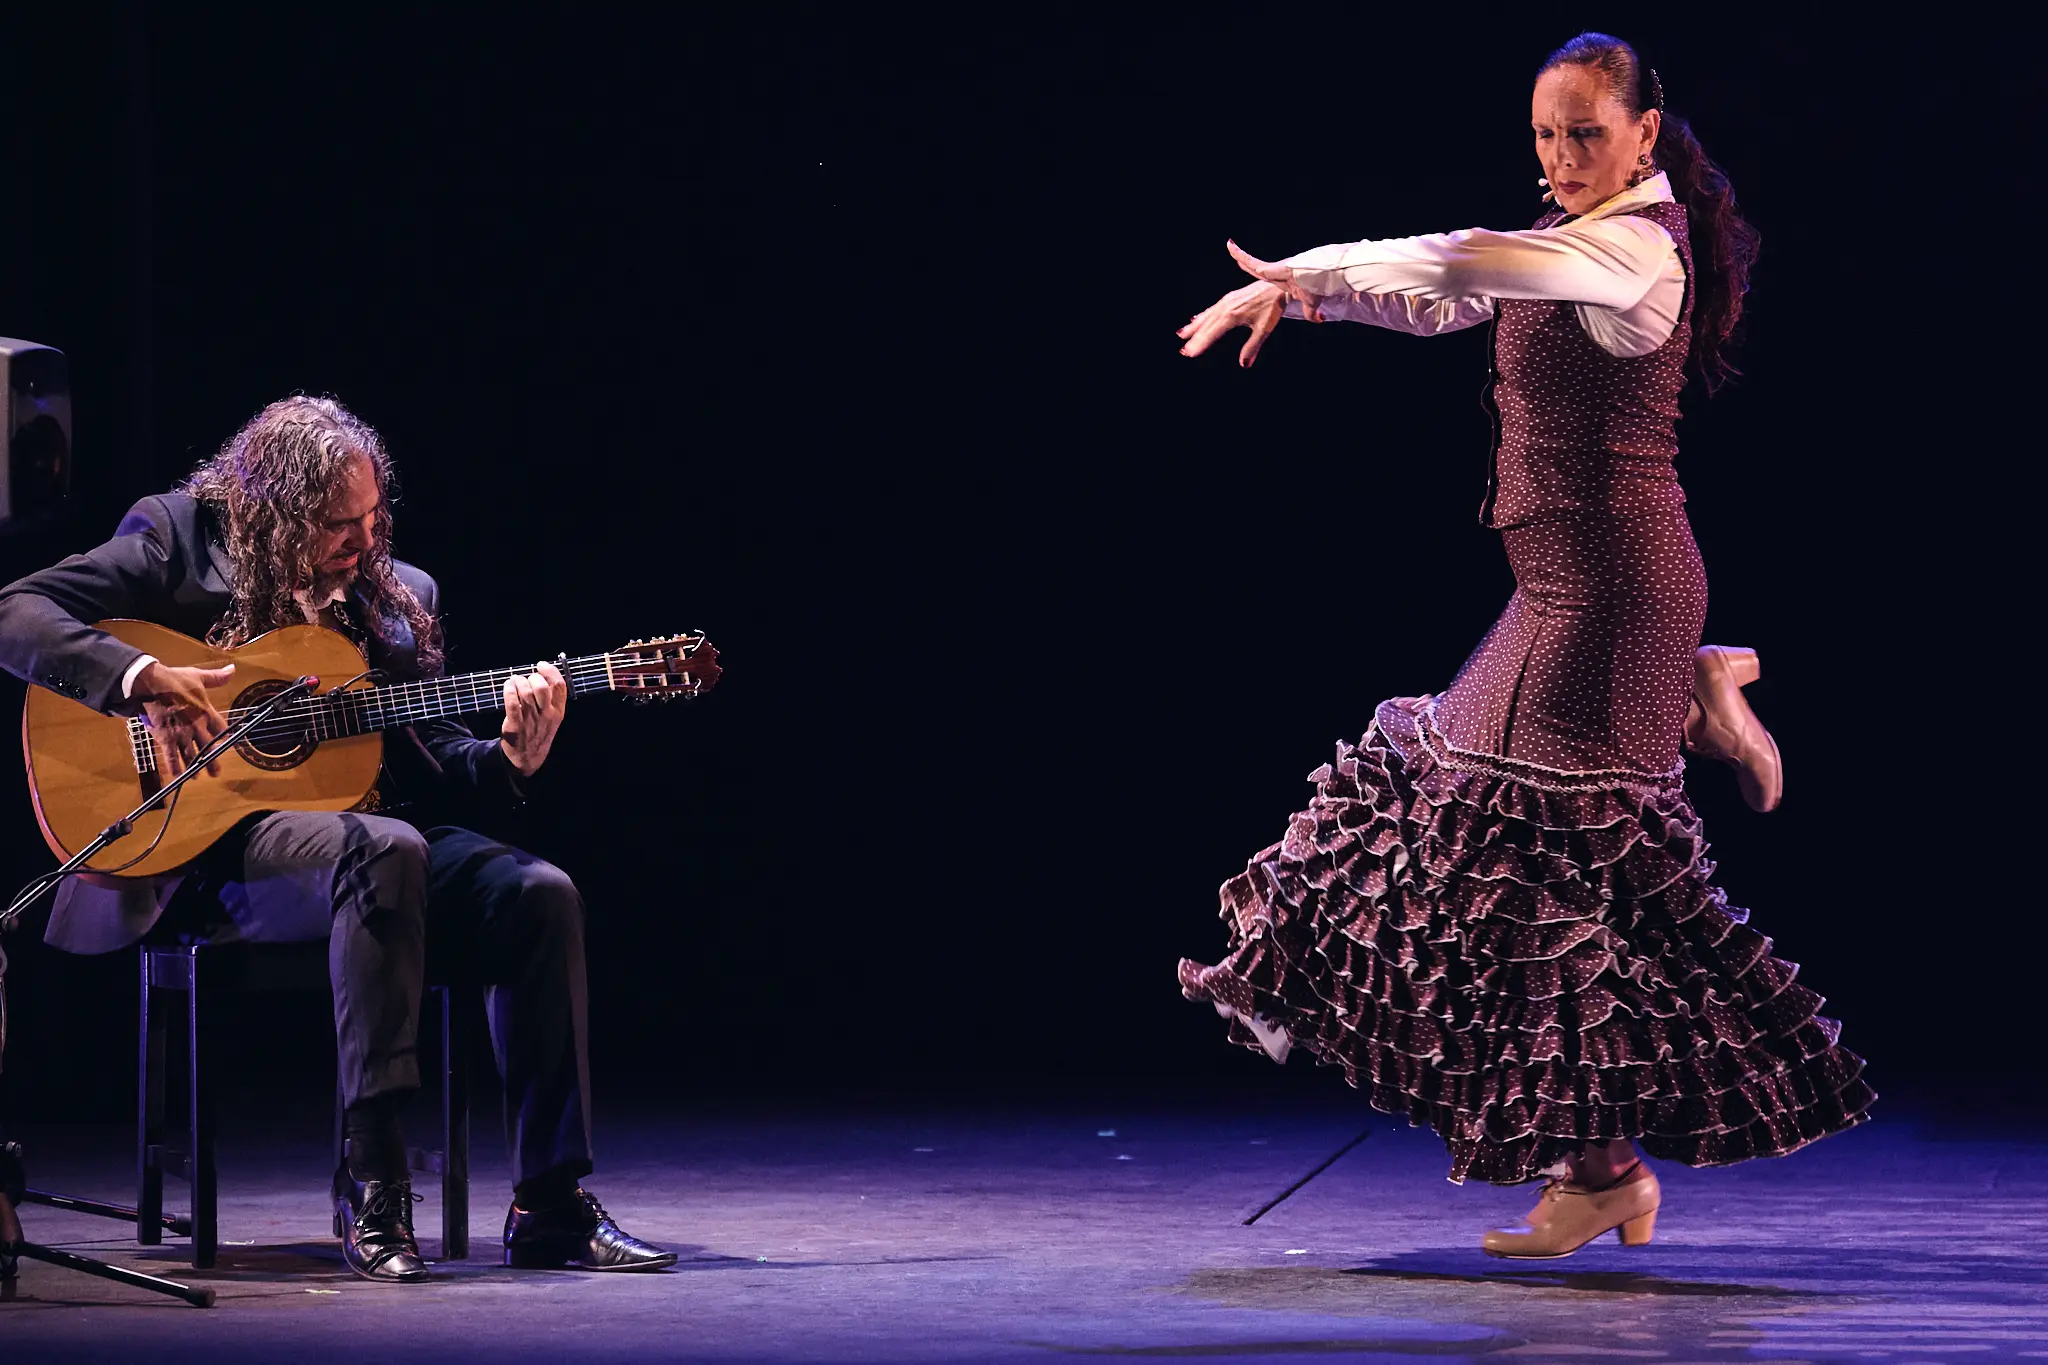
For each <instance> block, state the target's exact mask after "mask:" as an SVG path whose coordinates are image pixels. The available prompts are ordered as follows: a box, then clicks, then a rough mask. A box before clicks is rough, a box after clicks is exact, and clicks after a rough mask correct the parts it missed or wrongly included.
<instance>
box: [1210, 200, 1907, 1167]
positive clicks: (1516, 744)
mask: <svg viewBox="0 0 2048 1365" xmlns="http://www.w3.org/2000/svg"><path fill="white" fill-rule="evenodd" d="M1636 212H1638V213H1640V214H1641V215H1642V216H1644V217H1647V218H1650V219H1652V220H1653V221H1655V222H1657V223H1659V224H1661V225H1662V226H1663V227H1664V228H1665V229H1666V231H1668V232H1670V234H1671V236H1672V239H1673V241H1674V243H1675V244H1676V245H1677V248H1678V252H1679V257H1680V261H1681V263H1682V264H1683V265H1684V267H1685V271H1686V274H1687V276H1688V278H1690V277H1691V275H1692V255H1691V249H1690V245H1689V242H1688V235H1687V227H1686V219H1685V210H1684V208H1683V207H1681V206H1679V205H1676V204H1653V205H1648V206H1645V207H1644V208H1642V209H1639V210H1636ZM1561 217H1562V215H1551V216H1550V217H1548V218H1546V219H1544V220H1543V221H1542V222H1539V223H1538V224H1537V226H1538V227H1539V228H1540V227H1547V226H1550V225H1552V224H1554V223H1556V222H1558V221H1560V219H1561ZM1498 310H1499V311H1498V315H1497V322H1496V333H1495V368H1496V372H1497V383H1496V386H1495V398H1496V402H1497V404H1498V409H1499V413H1500V440H1499V442H1498V444H1497V446H1496V450H1495V460H1494V473H1493V478H1492V479H1491V481H1490V486H1489V488H1488V490H1487V497H1486V502H1485V505H1484V508H1483V510H1482V517H1483V519H1484V520H1485V521H1486V522H1487V523H1488V524H1489V525H1492V526H1496V527H1498V528H1500V530H1501V536H1502V540H1503V541H1504V543H1505V545H1506V548H1507V553H1508V561H1509V563H1510V565H1511V566H1512V567H1513V569H1514V573H1515V584H1516V586H1515V592H1514V595H1513V597H1512V598H1510V600H1509V602H1508V605H1507V609H1506V610H1505V611H1504V612H1503V613H1502V615H1501V617H1500V619H1499V621H1497V622H1496V623H1495V624H1494V626H1493V629H1492V630H1491V631H1489V632H1488V633H1487V636H1486V638H1485V639H1484V640H1483V641H1482V642H1481V643H1480V645H1479V648H1478V649H1477V650H1476V651H1475V652H1474V653H1473V655H1472V657H1471V658H1470V659H1468V660H1467V661H1466V663H1465V666H1464V667H1463V668H1462V669H1461V670H1460V671H1459V673H1458V676H1457V677H1456V679H1455V680H1454V681H1453V682H1452V684H1451V686H1450V687H1449V689H1448V690H1446V691H1445V692H1444V693H1443V694H1442V695H1441V696H1437V697H1427V696H1425V697H1414V698H1396V699H1394V700H1392V701H1388V702H1384V703H1382V704H1381V705H1380V707H1379V709H1378V713H1377V715H1376V716H1375V718H1374V721H1373V724H1372V727H1371V728H1370V729H1368V730H1367V731H1366V733H1365V736H1364V737H1363V738H1362V739H1361V740H1360V741H1359V742H1358V743H1357V744H1355V745H1353V744H1348V743H1340V744H1339V745H1338V746H1337V754H1336V759H1335V761H1334V762H1332V763H1330V764H1327V765H1325V766H1324V767H1322V768H1320V769H1318V770H1317V771H1316V772H1314V773H1312V774H1310V777H1309V780H1310V781H1311V782H1314V783H1315V784H1316V797H1315V800H1314V801H1313V802H1312V803H1311V804H1310V806H1309V808H1308V809H1307V810H1306V811H1303V812H1301V813H1300V814H1298V815H1296V816H1295V817H1294V818H1293V820H1292V821H1291V822H1290V823H1289V826H1288V830H1287V834H1286V836H1285V837H1284V838H1283V839H1282V840H1281V841H1280V842H1279V843H1276V844H1274V845H1273V846H1272V847H1270V848H1267V849H1265V850H1263V851H1261V852H1260V853H1259V854H1258V855H1257V856H1256V857H1254V858H1253V859H1252V860H1251V862H1250V863H1249V864H1248V865H1247V866H1246V868H1245V871H1244V872H1243V873H1242V874H1240V875H1239V876H1236V877H1233V878H1232V879H1231V880H1230V881H1228V882H1226V883H1225V884H1224V886H1223V890H1222V902H1223V905H1222V915H1223V919H1224V922H1225V924H1226V925H1227V926H1228V927H1229V930H1230V935H1231V940H1232V945H1231V952H1230V954H1229V956H1228V957H1226V958H1225V959H1224V960H1223V962H1222V963H1220V964H1218V965H1216V966H1204V965H1202V964H1200V963H1195V962H1190V961H1183V962H1182V963H1181V964H1180V981H1181V988H1182V992H1183V994H1185V995H1187V996H1188V997H1189V998H1190V999H1194V1000H1205V1001H1208V1002H1209V1003H1211V1004H1213V1005H1214V1006H1215V1007H1216V1009H1217V1010H1218V1012H1219V1013H1221V1014H1223V1015H1224V1016H1225V1017H1226V1018H1228V1019H1229V1020H1230V1021H1231V1024H1230V1032H1231V1037H1232V1039H1233V1040H1234V1041H1237V1042H1239V1043H1242V1044H1244V1045H1246V1046H1248V1047H1257V1048H1261V1049H1262V1050H1264V1051H1266V1052H1267V1053H1269V1054H1270V1055H1273V1056H1275V1057H1278V1058H1284V1057H1285V1056H1286V1055H1287V1053H1288V1052H1289V1051H1290V1050H1292V1049H1294V1048H1301V1049H1303V1050H1305V1051H1307V1052H1308V1053H1309V1054H1310V1055H1312V1056H1313V1057H1315V1058H1316V1060H1317V1061H1319V1062H1321V1063H1324V1064H1328V1065H1334V1066H1341V1067H1342V1068H1344V1072H1345V1075H1346V1077H1347V1079H1349V1080H1350V1082H1351V1083H1352V1084H1353V1085H1354V1086H1357V1087H1358V1088H1360V1089H1361V1090H1363V1091H1365V1092H1366V1095H1367V1097H1368V1098H1369V1099H1370V1101H1371V1102H1372V1104H1373V1105H1374V1106H1375V1107H1377V1108H1380V1109H1383V1110H1386V1111H1387V1112H1390V1113H1405V1114H1407V1115H1409V1117H1410V1119H1411V1121H1412V1122H1414V1123H1417V1124H1426V1125H1428V1126H1430V1127H1433V1128H1434V1129H1436V1131H1437V1132H1438V1133H1439V1134H1440V1135H1441V1136H1442V1137H1443V1138H1444V1140H1445V1143H1446V1145H1447V1146H1448V1147H1449V1149H1450V1152H1451V1178H1452V1179H1453V1180H1463V1179H1465V1178H1467V1177H1468V1176H1470V1177H1474V1178H1478V1179H1482V1180H1489V1181H1494V1182H1496V1183H1501V1184H1512V1183H1516V1182H1520V1181H1524V1180H1529V1179H1533V1178H1536V1177H1537V1176H1539V1175H1541V1174H1543V1173H1544V1172H1545V1171H1546V1170H1548V1169H1552V1168H1554V1167H1555V1166H1556V1165H1557V1164H1558V1163H1559V1162H1561V1161H1562V1160H1563V1159H1564V1157H1565V1156H1567V1155H1568V1154H1570V1153H1571V1152H1573V1151H1576V1150H1577V1149H1578V1148H1579V1147H1580V1146H1581V1145H1582V1144H1583V1143H1585V1142H1587V1141H1590V1140H1596V1139H1607V1138H1616V1137H1628V1138H1633V1139H1635V1140H1636V1141H1637V1143H1638V1144H1639V1146H1641V1148H1642V1149H1643V1150H1644V1151H1646V1152H1647V1153H1649V1154H1650V1155H1651V1156H1655V1157H1664V1158H1669V1159H1671V1160H1676V1161H1681V1162H1684V1163H1686V1164H1689V1165H1695V1166H1706V1165H1715V1164H1720V1163H1725V1162H1731V1161H1741V1160H1745V1159H1747V1158H1750V1157H1758V1156H1772V1155H1778V1154H1781V1153H1784V1152H1789V1151H1792V1150H1794V1149H1796V1148H1798V1147H1801V1146H1804V1145H1805V1144H1806V1143H1809V1142H1812V1141H1814V1140H1815V1139H1817V1138H1820V1137H1824V1136H1826V1135H1828V1134H1830V1133H1834V1132H1839V1131H1841V1130H1842V1129H1845V1128H1848V1127H1852V1126H1854V1125H1855V1124H1857V1123H1859V1122H1861V1121H1862V1120H1863V1118H1864V1117H1865V1113H1866V1111H1867V1110H1868V1108H1869V1106H1870V1104H1871V1102H1872V1101H1873V1100H1874V1099H1875V1098H1876V1096H1875V1094H1874V1093H1873V1092H1872V1091H1871V1090H1870V1088H1869V1086H1868V1085H1866V1084H1865V1083H1864V1082H1863V1080H1862V1079H1861V1071H1862V1065H1863V1064H1862V1059H1861V1058H1859V1057H1857V1056H1856V1055H1855V1054H1854V1053H1853V1052H1850V1051H1849V1050H1848V1049H1846V1048H1843V1047H1841V1046H1840V1045H1839V1043H1838V1038H1839V1034H1840V1026H1839V1025H1838V1024H1836V1023H1835V1022H1834V1021H1833V1020H1831V1019H1826V1018H1822V1017H1820V1015H1819V1014H1818V1011H1819V1009H1820V1006H1821V1004H1822V998H1821V997H1820V995H1818V994H1817V993H1815V992H1814V991H1812V990H1811V989H1809V988H1807V987H1806V986H1804V985H1801V984H1799V983H1797V982H1795V981H1794V977H1795V975H1796V973H1797V971H1798V969H1797V967H1795V966H1794V965H1793V964H1791V963H1788V962H1785V961H1782V960H1780V959H1778V958H1775V957H1772V956H1771V954H1770V948H1771V941H1770V940H1769V939H1768V938H1766V937H1764V936H1763V935H1762V934H1760V933H1758V932H1757V931H1756V930H1754V929H1752V928H1750V927H1749V925H1748V923H1747V921H1748V911H1746V910H1743V909H1742V908H1740V907H1738V906H1733V905H1730V904H1729V903H1728V899H1727V896H1726V894H1725V893H1724V892H1723V891H1721V890H1720V888H1718V887H1716V886H1714V885H1713V882H1712V874H1713V864H1712V863H1711V862H1710V861H1709V860H1708V859H1707V856H1706V853H1707V844H1706V840H1705V838H1704V837H1703V835H1702V833H1701V829H1700V822H1699V818H1698V816H1697V815H1695V814H1694V812H1693V810H1692V806H1691V803H1690V802H1689V801H1688V800H1687V799H1686V796H1685V792H1684V789H1683V787H1682V786H1681V785H1680V777H1681V774H1682V770H1683V765H1682V762H1681V760H1680V757H1679V747H1680V743H1681V740H1682V732H1683V727H1684V721H1685V713H1686V708H1687V704H1688V702H1689V701H1690V699H1691V695H1692V675H1693V650H1694V648H1695V647H1696V646H1697V645H1698V644H1699V640H1700V631H1701V628H1702V626H1703V624H1704V622H1705V618H1706V607H1707V586H1706V576H1705V573H1704V572H1703V570H1702V568H1701V565H1700V557H1699V551H1698V549H1697V548H1696V547H1695V545H1694V543H1693V538H1692V532H1691V528H1690V527H1689V526H1688V524H1687V522H1686V517H1685V511H1684V500H1685V495H1684V492H1683V491H1682V490H1681V489H1680V488H1679V485H1678V481H1677V476H1676V473H1675V471H1674V469H1673V460H1674V458H1675V456H1676V454H1677V449H1678V443H1677V437H1676V422H1677V418H1678V395H1679V391H1680V389H1681V388H1682V387H1683V386H1684V365H1685V359H1686V354H1687V351H1688V348H1689V347H1690V345H1691V338H1692V329H1691V323H1690V315H1691V297H1690V290H1688V296H1687V300H1686V305H1685V309H1684V311H1683V313H1682V314H1681V317H1680V322H1679V326H1678V328H1677V330H1676V331H1675V332H1674V333H1673V335H1672V337H1671V338H1670V340H1669V341H1667V342H1666V343H1665V345H1664V346H1662V347H1660V348H1659V349H1658V350H1656V351H1653V352H1651V353H1649V354H1648V355H1644V356H1639V357H1634V358H1630V359H1623V358H1618V357H1615V356H1612V355H1610V354H1608V353H1607V352H1605V351H1603V350H1601V349H1600V348H1599V346H1597V345H1596V344H1595V343H1594V342H1593V341H1592V339H1591V338H1589V337H1588V336H1586V334H1585V332H1584V330H1583V328H1581V327H1580V325H1579V322H1578V315H1577V310H1576V308H1575V307H1574V306H1573V305H1571V304H1568V303H1560V302H1543V301H1503V302H1502V303H1500V304H1499V305H1498Z"/></svg>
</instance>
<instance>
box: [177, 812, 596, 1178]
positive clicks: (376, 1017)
mask: <svg viewBox="0 0 2048 1365" xmlns="http://www.w3.org/2000/svg"><path fill="white" fill-rule="evenodd" d="M181 911H182V913H181ZM167 919H168V920H169V921H170V926H171V927H172V928H174V929H176V930H180V931H183V932H192V933H198V934H200V935H202V936H204V937H205V938H207V939H208V940H209V941H212V942H246V943H288V942H302V941H306V940H317V939H325V940H326V941H327V945H328V948H327V967H328V975H329V978H330V979H331V980H332V982H333V986H334V1032H335V1039H336V1042H337V1044H338V1047H339V1051H340V1058H341V1090H342V1098H343V1100H344V1102H346V1103H348V1104H355V1103H356V1102H358V1101H360V1100H366V1099H371V1098H374V1097H376V1096H379V1095H391V1094H403V1093H407V1092H410V1091H413V1090H417V1089H418V1088H419V1083H420V1070H419V1057H418V1052H417V1046H418V1039H419V1028H420V1003H421V997H422V995H423V994H424V992H425V989H426V983H427V980H428V977H429V976H430V975H431V976H432V977H433V979H434V980H435V981H436V982H452V983H472V982H473V983H480V984H482V985H483V986H484V988H485V991H484V1000H485V1007H486V1010H487V1012H488V1014H489V1017H490V1029H491V1046H492V1048H493V1049H494V1050H495V1051H496V1053H497V1058H498V1069H499V1071H500V1072H501V1073H502V1074H503V1075H504V1078H505V1130H506V1141H507V1142H508V1144H509V1145H510V1147H511V1151H512V1172H513V1179H514V1180H515V1181H523V1180H528V1179H531V1178H533V1177H535V1176H538V1175H541V1174H542V1173H544V1172H556V1173H559V1174H565V1175H569V1176H573V1177H580V1176H583V1175H586V1174H588V1173H589V1171H590V1169H591V1164H590V1049H589V1041H588V1040H589V1027H588V1016H589V990H588V987H587V985H586V982H585V979H584V963H583V899H582V897H581V896H579V895H578V894H577V892H576V887H575V885H574V884H573V883H572V882H570V880H569V878H568V876H567V875H566V874H565V873H563V872H562V871H561V870H560V869H559V868H557V867H555V866H553V865H552V864H550V863H547V862H543V861H542V860H541V859H539V858H535V857H533V856H532V855H531V854H527V853H523V852H521V851H520V850H519V849H516V848H513V847H511V846H510V845H507V844H501V843H498V842H496V841H494V840H491V839H487V838H485V837H484V836H483V835H481V834H475V833H472V832H470V831H469V830H466V829H456V828H453V827H451V826H441V827H438V828H435V829H430V830H427V831H426V832H424V833H422V832H421V831H419V830H417V829H414V828H413V827H412V826H411V825H409V824H406V823H405V822H404V821H402V820H394V819H391V818H390V817H388V816H379V815H357V814H330V813H326V812H305V811H281V812H277V813H275V814H271V815H266V816H263V817H261V818H260V819H257V820H255V821H253V822H251V823H250V824H248V825H247V826H245V827H244V829H243V830H241V831H239V832H238V834H237V836H235V837H231V838H230V839H228V840H223V841H222V843H221V844H219V845H216V846H215V848H214V849H213V850H212V851H211V852H210V853H209V854H208V857H207V865H206V867H205V868H204V869H202V870H201V872H200V875H199V876H198V877H195V878H194V879H193V880H192V882H191V883H189V884H188V886H187V888H186V889H185V890H183V891H181V893H180V895H179V897H178V899H177V901H176V902H175V903H174V904H173V906H172V908H171V913H170V915H169V916H167Z"/></svg>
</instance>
